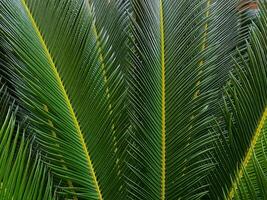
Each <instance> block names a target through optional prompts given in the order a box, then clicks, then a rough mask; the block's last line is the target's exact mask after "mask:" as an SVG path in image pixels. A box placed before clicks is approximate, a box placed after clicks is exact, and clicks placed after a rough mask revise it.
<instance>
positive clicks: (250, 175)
mask: <svg viewBox="0 0 267 200" xmlns="http://www.w3.org/2000/svg"><path fill="white" fill-rule="evenodd" d="M266 127H267V123H266V121H265V122H264V127H263V128H262V130H261V132H260V133H259V138H258V140H257V142H256V144H255V147H254V148H253V152H251V154H252V155H251V156H250V159H249V160H248V163H245V164H246V165H245V166H242V167H241V170H240V172H239V173H242V177H241V179H240V180H237V181H238V182H236V185H237V188H236V190H235V191H233V196H234V199H240V200H241V199H242V200H258V199H265V198H266V196H267V191H266V188H267V168H266V166H267V155H266V153H267V151H266V148H267V138H266V135H267V134H266V133H267V128H266ZM240 175H241V174H239V176H240Z"/></svg>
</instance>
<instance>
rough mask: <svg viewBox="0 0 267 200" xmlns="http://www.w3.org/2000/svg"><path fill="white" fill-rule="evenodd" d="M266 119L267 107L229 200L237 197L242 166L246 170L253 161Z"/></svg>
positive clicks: (241, 170) (240, 170) (229, 194)
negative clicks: (236, 192)
mask: <svg viewBox="0 0 267 200" xmlns="http://www.w3.org/2000/svg"><path fill="white" fill-rule="evenodd" d="M266 119H267V106H266V107H265V110H264V112H263V114H262V117H261V119H260V121H259V124H258V126H257V129H256V131H255V134H254V136H253V139H252V141H251V144H250V147H249V149H248V152H247V153H246V156H245V159H244V160H243V162H242V164H241V165H240V169H239V173H238V176H237V177H236V179H235V181H234V183H233V185H232V188H231V190H230V192H229V193H228V197H227V199H228V200H230V199H233V197H234V195H235V191H236V189H237V186H238V183H239V181H240V180H241V178H242V177H243V168H242V166H243V167H244V169H245V168H246V167H247V165H248V163H249V161H250V160H251V158H252V155H253V151H254V148H255V146H256V144H257V141H258V139H259V138H260V135H261V133H262V129H263V128H264V122H265V121H266Z"/></svg>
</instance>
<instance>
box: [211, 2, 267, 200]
mask: <svg viewBox="0 0 267 200" xmlns="http://www.w3.org/2000/svg"><path fill="white" fill-rule="evenodd" d="M260 11H261V14H260V16H259V17H258V21H257V25H256V24H254V26H253V28H252V31H251V33H250V43H249V44H247V46H248V47H247V48H248V56H247V57H248V58H245V56H243V59H242V62H236V67H235V70H234V72H233V74H234V75H232V77H231V81H230V82H229V84H228V86H227V87H226V97H225V105H224V109H223V110H224V120H225V125H224V126H221V127H220V131H221V135H220V137H219V140H218V142H217V146H218V148H217V154H215V157H216V159H217V162H218V166H217V169H216V170H215V172H213V175H212V179H213V180H212V186H211V198H212V199H214V198H223V196H224V195H223V190H224V193H225V196H226V197H225V198H226V199H232V198H233V197H234V193H235V190H236V188H237V186H238V184H237V183H239V180H240V179H241V178H242V176H243V170H242V167H244V168H245V170H248V169H247V168H248V166H249V165H248V164H249V163H251V162H252V158H253V152H254V151H255V148H256V147H257V144H258V143H260V138H262V134H263V132H264V131H263V128H264V124H265V123H266V116H267V115H266V102H267V93H266V92H267V91H266V88H267V85H266V84H267V76H266V75H267V71H266V66H267V58H266V55H267V49H266V43H267V40H266V39H267V35H266V28H267V23H266V19H267V18H266V16H267V15H266V13H267V12H266V11H267V9H266V6H263V5H262V6H261V9H260ZM240 56H241V58H242V55H240ZM219 120H221V119H219ZM256 153H257V152H256ZM255 162H256V163H257V161H255ZM255 165H256V164H255ZM256 169H258V167H257V166H256V167H255V170H256ZM264 173H265V172H264Z"/></svg>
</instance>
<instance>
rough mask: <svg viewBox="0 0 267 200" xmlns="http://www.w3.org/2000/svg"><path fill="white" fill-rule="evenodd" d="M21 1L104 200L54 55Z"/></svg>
mask: <svg viewBox="0 0 267 200" xmlns="http://www.w3.org/2000/svg"><path fill="white" fill-rule="evenodd" d="M21 2H22V5H23V6H24V8H25V11H26V13H27V15H28V17H29V18H30V21H31V23H32V26H33V28H34V30H35V32H36V33H37V35H38V38H39V40H40V43H41V45H42V47H43V49H44V51H45V54H46V56H47V59H48V61H49V64H50V65H51V67H52V70H53V72H54V75H55V76H56V80H57V82H58V84H59V87H60V89H61V92H62V94H63V96H64V99H65V101H66V103H67V107H68V109H69V111H70V115H71V118H72V120H73V123H74V126H75V128H76V131H77V133H78V134H79V137H80V142H81V144H82V148H83V150H84V153H85V155H86V160H87V164H88V168H89V170H90V173H91V175H92V177H93V181H94V184H95V189H96V192H97V194H98V197H99V199H100V200H103V197H102V193H101V191H100V187H99V184H98V181H97V178H96V174H95V170H94V167H93V163H92V160H91V158H90V156H89V152H88V149H87V147H86V143H85V141H84V138H83V134H82V132H81V128H80V126H79V123H78V120H77V118H76V115H75V113H74V110H73V108H72V105H71V103H70V100H69V97H68V95H67V93H66V90H65V88H64V86H63V83H62V80H61V78H60V76H59V73H58V71H57V68H56V66H55V63H54V61H53V59H52V57H51V55H50V53H49V51H48V48H47V46H46V44H45V41H44V39H43V37H42V34H41V32H40V31H39V28H38V26H37V24H36V22H35V20H34V18H33V16H32V14H31V11H30V9H29V8H28V6H27V4H26V2H25V0H21Z"/></svg>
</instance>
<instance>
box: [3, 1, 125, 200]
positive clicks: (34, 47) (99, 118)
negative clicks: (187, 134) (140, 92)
mask: <svg viewBox="0 0 267 200" xmlns="http://www.w3.org/2000/svg"><path fill="white" fill-rule="evenodd" d="M2 18H3V20H1V22H0V23H1V24H0V25H1V29H2V32H3V33H4V38H5V40H6V41H7V43H8V44H9V46H10V48H11V49H12V50H13V51H14V53H13V52H10V51H8V49H6V51H8V61H7V62H6V64H5V66H6V68H7V70H8V73H9V75H10V76H11V78H12V83H13V85H14V87H15V90H16V94H17V95H18V97H19V99H20V103H21V104H22V105H23V106H25V107H26V109H27V110H28V112H29V113H30V124H31V127H32V128H33V129H34V130H36V132H37V134H36V138H37V141H38V144H39V146H40V150H41V152H42V154H43V159H44V160H46V162H47V164H48V165H49V167H50V168H51V170H52V173H53V174H54V175H55V176H57V177H58V178H59V179H62V180H63V182H65V186H64V185H63V186H64V187H62V188H61V189H62V190H63V191H65V193H69V194H70V195H69V196H74V197H76V196H77V197H80V198H81V199H103V198H112V199H124V198H125V196H124V193H125V190H124V189H123V187H124V182H123V181H122V177H123V170H124V167H123V162H122V161H121V160H120V157H121V154H122V153H121V152H123V151H122V150H123V149H121V148H122V147H121V146H119V145H118V144H120V143H118V140H119V139H120V140H121V138H122V137H123V135H124V134H125V131H126V127H125V126H124V124H123V122H124V121H119V120H118V119H120V117H121V115H123V114H124V106H125V105H124V104H123V102H124V101H123V99H124V96H125V91H124V88H123V87H122V86H121V84H122V73H121V72H120V71H119V70H118V66H117V65H116V62H114V57H113V54H112V52H111V51H110V47H109V46H108V45H107V43H108V42H107V41H106V40H107V36H106V34H105V32H103V31H99V30H98V29H97V27H96V24H95V20H94V17H93V14H92V5H90V4H89V2H87V1H84V0H79V1H65V0H62V1H30V0H29V1H24V0H22V1H19V0H8V1H5V2H3V16H2ZM22 30H23V31H22ZM121 48H124V47H121ZM114 63H115V64H114ZM33 77H34V78H33ZM107 158H108V159H107Z"/></svg>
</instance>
